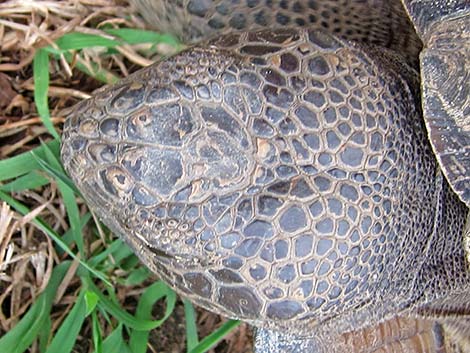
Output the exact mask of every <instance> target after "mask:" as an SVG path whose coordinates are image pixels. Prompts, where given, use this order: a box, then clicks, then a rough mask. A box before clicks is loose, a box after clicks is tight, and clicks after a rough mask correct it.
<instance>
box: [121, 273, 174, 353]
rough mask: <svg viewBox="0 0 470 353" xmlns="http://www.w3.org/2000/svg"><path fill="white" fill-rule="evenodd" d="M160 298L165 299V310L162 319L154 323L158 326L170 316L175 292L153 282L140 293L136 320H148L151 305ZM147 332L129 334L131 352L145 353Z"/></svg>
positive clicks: (160, 282) (162, 283)
mask: <svg viewBox="0 0 470 353" xmlns="http://www.w3.org/2000/svg"><path fill="white" fill-rule="evenodd" d="M161 298H165V300H166V308H165V314H164V315H163V318H161V319H160V320H156V321H155V323H156V324H157V325H158V326H160V325H161V324H162V323H163V322H164V321H165V320H166V319H168V317H169V316H170V315H171V313H172V312H173V310H174V308H175V303H176V294H175V292H173V290H171V288H170V287H168V286H167V285H166V284H165V283H164V282H162V281H159V282H155V283H154V284H152V285H151V286H149V287H148V288H147V289H146V290H145V291H144V292H143V293H142V296H141V297H140V299H139V303H138V304H137V310H136V318H138V319H141V320H148V319H150V318H151V315H152V307H153V305H154V304H155V303H156V302H157V301H158V300H160V299H161ZM158 326H156V327H158ZM149 331H150V330H145V331H138V330H134V331H133V332H132V333H131V335H130V336H131V337H130V343H129V345H130V348H131V350H132V352H134V353H145V352H146V351H147V343H148V337H149Z"/></svg>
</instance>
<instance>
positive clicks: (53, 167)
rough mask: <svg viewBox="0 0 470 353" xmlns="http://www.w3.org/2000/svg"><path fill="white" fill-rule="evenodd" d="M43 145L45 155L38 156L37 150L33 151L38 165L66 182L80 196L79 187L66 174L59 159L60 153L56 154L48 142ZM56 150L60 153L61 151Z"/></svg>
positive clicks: (55, 177)
mask: <svg viewBox="0 0 470 353" xmlns="http://www.w3.org/2000/svg"><path fill="white" fill-rule="evenodd" d="M42 147H43V152H44V157H41V156H38V155H37V154H36V152H35V151H31V154H32V156H33V158H34V160H35V161H36V163H37V164H38V166H39V167H40V168H41V169H42V170H43V171H45V172H46V173H47V174H49V175H50V176H52V177H53V178H54V179H56V180H58V181H61V182H62V183H64V184H66V185H67V186H68V187H69V188H70V189H72V190H73V192H74V193H75V194H77V195H79V196H80V195H81V194H80V191H79V190H78V189H77V187H76V186H75V184H74V183H73V181H72V179H70V178H69V177H68V176H67V174H65V171H64V169H63V167H62V164H61V162H60V161H59V159H58V158H59V156H58V154H57V155H56V154H55V152H54V151H53V150H52V149H50V148H49V146H47V145H46V144H42ZM56 152H57V153H59V151H56Z"/></svg>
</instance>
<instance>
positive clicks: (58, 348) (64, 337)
mask: <svg viewBox="0 0 470 353" xmlns="http://www.w3.org/2000/svg"><path fill="white" fill-rule="evenodd" d="M85 318H86V303H85V291H82V292H80V294H79V296H78V298H77V300H76V302H75V304H74V306H73V308H72V310H71V311H70V312H69V314H68V315H67V317H66V318H65V320H64V321H63V322H62V324H61V325H60V327H59V329H58V330H57V332H56V334H55V335H54V339H53V340H52V342H51V344H50V345H49V347H48V348H47V351H46V353H70V352H71V351H72V349H73V346H74V345H75V342H76V340H77V337H78V334H79V333H80V329H81V328H82V325H83V322H84V321H85Z"/></svg>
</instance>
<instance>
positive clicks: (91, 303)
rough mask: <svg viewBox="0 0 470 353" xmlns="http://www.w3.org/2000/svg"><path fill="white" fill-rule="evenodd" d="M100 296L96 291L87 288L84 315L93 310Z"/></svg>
mask: <svg viewBox="0 0 470 353" xmlns="http://www.w3.org/2000/svg"><path fill="white" fill-rule="evenodd" d="M99 300H100V298H99V297H98V296H97V295H96V293H94V292H92V291H89V290H87V291H86V292H85V304H86V315H87V316H88V315H90V314H91V313H92V312H94V311H95V308H96V305H97V304H98V302H99Z"/></svg>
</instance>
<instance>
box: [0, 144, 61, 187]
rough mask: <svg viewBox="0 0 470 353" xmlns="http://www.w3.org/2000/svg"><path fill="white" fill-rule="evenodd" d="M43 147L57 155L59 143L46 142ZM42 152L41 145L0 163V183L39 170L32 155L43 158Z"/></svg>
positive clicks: (43, 152) (43, 153)
mask: <svg viewBox="0 0 470 353" xmlns="http://www.w3.org/2000/svg"><path fill="white" fill-rule="evenodd" d="M45 145H47V146H48V148H49V149H51V150H52V152H53V153H57V155H58V154H59V148H60V142H59V141H58V140H53V141H50V142H47V143H46V144H45ZM44 150H45V147H44V145H43V146H40V147H36V148H35V149H34V150H32V151H29V152H25V153H22V154H20V155H18V156H15V157H11V158H8V159H4V160H2V161H0V181H4V180H8V179H13V178H17V177H19V176H21V175H24V174H27V173H30V172H32V171H34V170H36V169H40V165H39V164H38V162H37V161H36V160H35V159H34V156H33V154H34V155H36V156H37V157H39V158H45V151H44Z"/></svg>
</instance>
